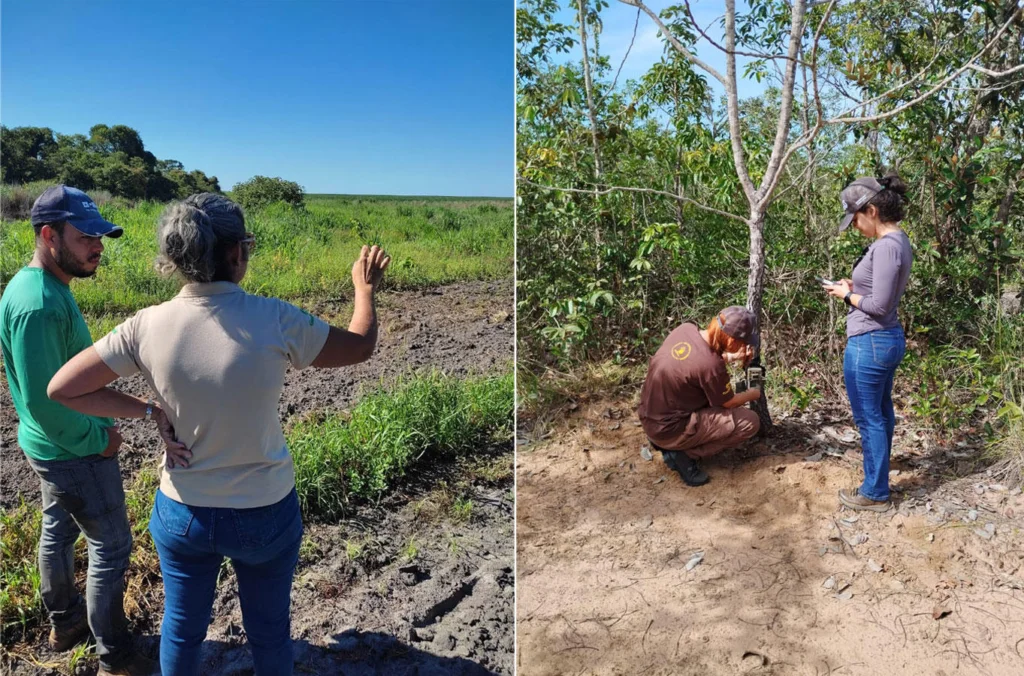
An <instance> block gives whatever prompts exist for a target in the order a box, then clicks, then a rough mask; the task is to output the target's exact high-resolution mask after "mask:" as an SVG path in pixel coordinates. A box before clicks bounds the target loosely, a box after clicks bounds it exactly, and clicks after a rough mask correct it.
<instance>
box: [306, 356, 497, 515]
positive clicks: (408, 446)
mask: <svg viewBox="0 0 1024 676" xmlns="http://www.w3.org/2000/svg"><path fill="white" fill-rule="evenodd" d="M513 406H514V397H513V387H512V375H511V374H508V375H504V376H498V377H481V378H470V379H467V380H460V379H458V378H454V377H451V376H445V375H442V374H438V373H433V374H427V375H417V376H411V377H407V378H405V379H403V380H400V381H399V382H398V383H397V384H396V385H395V386H394V387H393V388H392V389H390V390H384V389H380V390H378V391H376V392H373V393H370V394H368V395H367V396H364V397H363V398H362V399H361V400H360V401H359V404H358V405H357V406H356V407H355V408H354V409H353V410H352V411H351V413H350V414H348V415H342V414H338V413H335V414H330V415H318V416H314V417H311V418H309V419H307V420H305V421H303V422H300V423H298V424H297V425H295V426H294V427H293V428H292V429H291V430H290V431H289V433H288V445H289V448H290V449H291V451H292V457H293V458H294V461H295V483H296V488H297V489H298V493H299V499H300V501H301V502H302V507H303V513H304V514H305V515H306V516H307V517H308V518H317V517H318V518H328V519H329V518H334V517H337V516H339V515H341V514H343V513H344V512H345V511H346V510H347V509H348V508H349V507H350V506H351V505H352V504H353V503H354V502H356V501H358V500H373V499H375V498H377V497H379V496H380V495H381V494H383V493H384V492H385V491H386V490H388V489H389V488H390V487H392V486H393V485H394V484H395V483H397V482H398V481H399V480H401V479H402V477H403V476H405V474H406V473H407V472H408V471H409V470H410V468H411V467H412V466H413V464H414V463H416V462H417V461H420V460H422V459H424V458H425V457H427V456H433V457H445V456H447V457H458V456H466V455H469V454H471V453H472V452H473V451H474V450H477V449H478V448H480V447H481V446H483V445H485V444H487V443H490V442H493V441H510V440H511V436H512V424H513V423H512V421H513Z"/></svg>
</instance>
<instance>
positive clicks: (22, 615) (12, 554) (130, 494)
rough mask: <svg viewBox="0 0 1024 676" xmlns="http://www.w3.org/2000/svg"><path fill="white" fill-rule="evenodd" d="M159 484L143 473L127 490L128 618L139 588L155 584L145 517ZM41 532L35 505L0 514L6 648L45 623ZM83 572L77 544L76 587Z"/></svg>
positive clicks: (0, 600) (0, 598) (0, 614)
mask: <svg viewBox="0 0 1024 676" xmlns="http://www.w3.org/2000/svg"><path fill="white" fill-rule="evenodd" d="M159 483H160V480H159V476H158V475H157V472H156V470H155V469H154V468H152V467H146V468H143V469H142V470H141V471H140V472H139V473H138V474H137V475H136V476H135V479H134V480H133V481H132V484H131V485H130V486H128V487H126V488H125V506H126V508H127V511H128V522H129V523H130V524H131V528H132V538H133V540H134V545H133V547H132V555H131V563H130V565H129V569H128V575H127V578H126V589H125V610H126V612H127V613H128V614H129V616H132V615H135V614H136V612H137V611H139V610H140V608H139V606H138V600H139V599H141V598H142V595H141V591H142V590H143V588H144V587H146V586H147V585H149V584H150V583H151V582H152V580H153V579H156V578H158V571H159V561H158V559H157V554H156V547H155V546H154V545H153V540H152V538H151V537H150V535H149V515H150V511H151V510H152V509H153V498H154V497H155V495H156V489H157V487H158V486H159ZM41 526H42V513H41V512H40V511H39V507H38V506H36V505H32V504H27V503H25V502H22V503H21V504H20V505H19V506H17V507H14V508H11V509H0V553H2V557H0V618H3V623H2V630H0V639H2V643H3V644H4V645H7V644H10V643H12V642H14V641H18V640H22V639H24V638H27V636H28V635H29V632H31V631H32V630H34V629H35V628H36V627H38V626H40V625H41V624H42V623H43V622H44V620H45V618H46V610H45V609H44V608H43V602H42V597H41V596H40V594H39V569H38V567H37V565H36V550H37V547H38V545H39V531H40V528H41ZM86 569H87V550H86V543H85V539H84V538H79V540H78V543H77V545H76V547H75V571H76V573H77V575H78V577H79V578H80V579H79V582H81V578H82V577H83V576H84V574H85V571H86ZM83 655H84V653H83V654H82V655H79V659H80V658H81V657H82V656H83Z"/></svg>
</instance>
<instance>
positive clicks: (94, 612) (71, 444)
mask: <svg viewBox="0 0 1024 676" xmlns="http://www.w3.org/2000/svg"><path fill="white" fill-rule="evenodd" d="M32 227H33V228H34V229H35V232H36V249H35V254H34V255H33V257H32V261H31V262H30V263H29V264H28V266H27V267H25V268H22V269H21V270H20V271H19V272H18V273H17V274H16V275H14V277H13V278H12V279H11V281H10V283H8V284H7V288H6V289H5V290H4V292H3V297H2V298H0V347H2V349H3V357H4V368H5V370H6V372H7V382H8V384H9V385H10V389H11V398H12V399H13V400H14V409H15V411H16V412H17V414H18V421H19V425H18V444H19V445H20V446H21V448H22V450H23V451H24V452H25V455H26V457H27V459H28V462H29V464H30V465H31V466H32V469H34V470H35V472H36V473H37V474H38V475H39V479H40V485H41V489H42V507H43V528H42V534H41V536H40V539H39V572H40V592H41V594H42V597H43V603H44V605H45V606H46V609H47V611H48V613H49V615H50V623H51V625H52V628H51V630H50V639H49V643H50V647H51V648H52V649H54V650H57V651H64V650H68V649H70V648H71V647H73V646H74V645H76V644H77V643H79V642H80V641H81V640H82V639H84V638H86V637H87V636H88V634H89V631H90V629H91V630H92V633H93V635H94V636H95V638H96V646H97V653H98V654H99V658H100V670H99V673H100V674H101V675H103V674H131V675H134V674H149V673H153V672H154V671H155V670H156V665H155V663H154V662H153V661H151V660H148V659H147V658H145V657H143V656H142V655H140V654H138V653H136V652H135V650H134V648H133V646H132V637H131V634H130V633H129V631H128V623H127V620H126V619H125V614H124V604H123V601H124V576H125V571H126V570H127V568H128V557H129V554H130V553H131V548H132V537H131V529H130V527H129V525H128V515H127V512H126V510H125V501H124V488H123V486H122V484H121V472H120V468H119V465H118V461H117V452H118V449H119V448H120V446H121V441H122V440H121V435H120V434H119V432H118V430H117V427H115V426H114V422H113V420H111V419H110V418H96V417H92V416H87V415H82V414H80V413H77V412H75V411H72V410H71V409H69V408H65V407H64V406H62V405H61V404H58V403H56V402H54V401H51V400H50V399H49V398H48V397H47V396H46V388H47V385H49V382H50V379H51V378H52V377H53V374H54V373H56V372H57V371H58V370H59V369H60V367H61V366H63V365H64V363H65V362H67V361H68V360H69V359H71V357H73V356H75V355H76V354H78V353H79V352H80V351H81V350H83V349H85V348H87V347H89V346H90V345H92V338H91V337H90V335H89V330H88V328H87V327H86V324H85V320H84V318H83V317H82V313H81V311H80V310H79V309H78V304H77V303H75V298H74V296H72V295H71V289H70V288H69V286H68V285H69V283H70V282H71V280H72V279H74V278H76V277H91V276H92V275H94V274H95V273H96V268H97V267H98V266H99V263H100V256H101V254H102V252H103V241H102V238H103V237H104V236H107V237H119V236H120V235H121V233H122V232H123V231H122V229H121V228H120V227H118V226H116V225H114V224H113V223H110V222H109V221H106V220H105V219H103V217H102V216H100V212H99V210H98V209H97V208H96V205H95V204H94V203H93V202H92V200H91V199H89V196H88V195H86V194H85V193H84V192H82V191H81V190H77V189H75V188H71V187H68V186H63V185H58V186H55V187H52V188H49V189H47V190H46V192H44V193H43V194H42V195H41V196H40V197H39V199H38V200H36V202H35V204H34V205H33V206H32ZM82 533H84V534H85V537H86V540H87V541H88V545H89V576H88V581H87V585H86V600H85V602H84V603H83V601H82V597H81V596H80V595H79V593H78V590H77V589H76V587H75V571H74V545H75V542H76V541H77V540H78V537H79V535H80V534H82Z"/></svg>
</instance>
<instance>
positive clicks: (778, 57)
mask: <svg viewBox="0 0 1024 676" xmlns="http://www.w3.org/2000/svg"><path fill="white" fill-rule="evenodd" d="M685 4H686V13H687V14H688V15H689V17H690V23H692V24H693V27H694V28H695V29H697V32H698V33H700V34H701V37H703V38H704V39H705V40H707V41H708V43H710V44H711V46H712V47H715V48H717V49H718V50H719V51H721V52H724V53H726V54H735V55H736V56H749V57H750V58H752V59H764V60H765V61H782V60H788V59H789V57H788V56H786V55H785V54H765V53H763V52H741V51H738V50H733V51H729V50H728V49H726V48H725V47H723V46H722V45H720V44H718V43H717V42H715V41H714V40H713V39H712V38H711V36H710V35H708V34H707V32H706V31H705V30H704V29H702V28H701V27H700V24H698V23H697V19H696V17H694V16H693V11H692V10H691V9H690V0H686V2H685ZM797 63H799V64H801V65H807V64H806V63H804V62H803V61H801V60H799V59H797Z"/></svg>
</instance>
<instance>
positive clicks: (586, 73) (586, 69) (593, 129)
mask: <svg viewBox="0 0 1024 676" xmlns="http://www.w3.org/2000/svg"><path fill="white" fill-rule="evenodd" d="M579 5H580V46H581V47H582V48H583V87H584V89H585V90H586V92H587V114H588V115H589V117H590V140H591V142H592V143H593V145H594V178H595V179H597V180H601V174H602V173H603V172H602V171H601V148H600V146H599V145H598V142H597V114H596V113H595V112H594V93H593V91H594V86H593V83H592V82H591V80H590V55H589V54H587V3H586V0H579Z"/></svg>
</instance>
